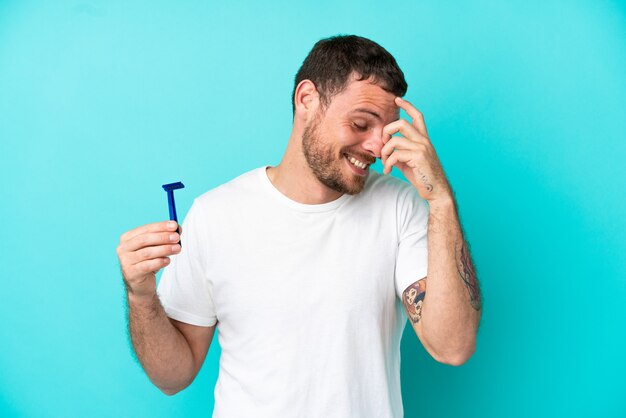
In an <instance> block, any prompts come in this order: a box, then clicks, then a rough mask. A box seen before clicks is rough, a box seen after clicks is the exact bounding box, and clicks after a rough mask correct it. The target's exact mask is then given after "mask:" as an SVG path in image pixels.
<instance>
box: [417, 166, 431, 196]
mask: <svg viewBox="0 0 626 418" xmlns="http://www.w3.org/2000/svg"><path fill="white" fill-rule="evenodd" d="M417 172H418V174H419V175H420V180H421V181H422V183H424V186H426V190H428V191H429V192H432V191H433V185H432V184H430V181H428V177H426V174H424V173H422V170H420V169H418V170H417Z"/></svg>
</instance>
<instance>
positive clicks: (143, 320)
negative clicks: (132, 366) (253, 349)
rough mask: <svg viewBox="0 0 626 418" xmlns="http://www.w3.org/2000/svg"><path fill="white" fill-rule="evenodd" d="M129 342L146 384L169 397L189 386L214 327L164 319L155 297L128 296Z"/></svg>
mask: <svg viewBox="0 0 626 418" xmlns="http://www.w3.org/2000/svg"><path fill="white" fill-rule="evenodd" d="M128 327H129V331H130V337H131V341H132V343H133V347H134V349H135V353H136V354H137V358H138V360H139V362H140V363H141V366H142V367H143V369H144V371H145V372H146V374H147V375H148V378H149V379H150V381H151V382H152V383H153V384H154V385H155V386H157V387H158V388H159V389H161V391H163V393H166V394H168V395H173V394H175V393H177V392H179V391H181V390H183V389H184V388H186V387H187V386H189V385H190V384H191V382H193V380H194V379H195V377H196V375H197V374H198V371H199V370H200V368H201V367H202V363H203V362H204V359H205V357H206V354H207V351H208V349H209V346H210V344H211V341H212V339H213V335H214V332H215V326H212V327H198V326H194V325H190V324H185V323H183V322H179V321H175V320H173V319H170V318H168V317H167V316H166V315H165V311H164V310H163V306H161V302H160V301H159V299H158V297H157V296H156V295H154V296H153V297H152V298H150V299H145V300H144V299H136V298H134V297H133V295H132V294H129V295H128Z"/></svg>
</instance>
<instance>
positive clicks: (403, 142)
mask: <svg viewBox="0 0 626 418" xmlns="http://www.w3.org/2000/svg"><path fill="white" fill-rule="evenodd" d="M417 149H419V143H417V142H414V141H409V140H408V139H406V138H405V137H403V136H394V137H392V138H391V140H389V141H388V142H387V143H386V144H385V145H384V146H383V147H382V148H381V150H380V160H381V162H382V163H383V164H385V162H386V161H387V158H388V157H389V156H390V155H391V154H392V153H394V152H395V151H397V150H413V151H416V150H417Z"/></svg>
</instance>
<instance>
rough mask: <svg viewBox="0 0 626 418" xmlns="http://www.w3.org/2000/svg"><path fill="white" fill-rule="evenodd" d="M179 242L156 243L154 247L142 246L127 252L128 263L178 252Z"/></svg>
mask: <svg viewBox="0 0 626 418" xmlns="http://www.w3.org/2000/svg"><path fill="white" fill-rule="evenodd" d="M180 249H181V247H180V244H167V245H156V246H154V247H144V248H140V249H138V250H137V251H133V252H132V253H130V254H128V261H129V263H130V264H138V263H141V262H143V261H146V260H153V259H155V258H162V257H167V256H170V255H175V254H178V253H180Z"/></svg>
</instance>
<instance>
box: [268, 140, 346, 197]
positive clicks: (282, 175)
mask: <svg viewBox="0 0 626 418" xmlns="http://www.w3.org/2000/svg"><path fill="white" fill-rule="evenodd" d="M298 135H299V134H298V133H296V132H292V134H291V137H290V138H289V143H288V145H287V150H286V151H285V155H283V159H282V160H281V162H280V164H278V165H277V166H276V167H270V168H268V169H267V176H268V177H269V179H270V181H271V182H272V184H273V185H274V187H276V189H278V191H280V192H281V193H282V194H284V195H285V196H287V197H288V198H289V199H291V200H293V201H296V202H298V203H303V204H307V205H319V204H322V203H328V202H332V201H333V200H336V199H338V198H339V197H341V195H342V193H339V192H338V191H336V190H332V189H330V188H328V187H327V186H325V185H324V184H323V183H321V182H320V181H319V180H318V179H317V177H315V174H314V173H313V171H312V170H311V168H310V167H309V165H308V163H307V161H306V158H305V157H304V153H303V152H302V146H301V143H302V140H301V137H302V136H301V134H300V135H299V136H298Z"/></svg>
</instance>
